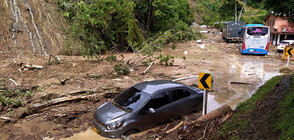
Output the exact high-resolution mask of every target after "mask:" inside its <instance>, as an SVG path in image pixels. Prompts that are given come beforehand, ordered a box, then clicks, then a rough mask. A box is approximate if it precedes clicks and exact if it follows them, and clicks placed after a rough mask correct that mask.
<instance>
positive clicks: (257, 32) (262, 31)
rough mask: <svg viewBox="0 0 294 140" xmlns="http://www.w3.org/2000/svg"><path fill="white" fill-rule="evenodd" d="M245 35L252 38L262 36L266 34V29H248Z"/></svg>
mask: <svg viewBox="0 0 294 140" xmlns="http://www.w3.org/2000/svg"><path fill="white" fill-rule="evenodd" d="M247 34H248V35H253V36H264V35H267V34H268V28H267V27H248V28H247Z"/></svg>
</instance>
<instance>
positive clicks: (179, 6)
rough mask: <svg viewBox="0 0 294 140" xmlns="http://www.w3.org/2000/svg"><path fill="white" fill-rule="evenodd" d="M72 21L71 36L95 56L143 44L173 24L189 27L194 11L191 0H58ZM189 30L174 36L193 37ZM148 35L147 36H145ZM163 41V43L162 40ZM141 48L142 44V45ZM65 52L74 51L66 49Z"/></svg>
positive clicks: (85, 54) (183, 27)
mask: <svg viewBox="0 0 294 140" xmlns="http://www.w3.org/2000/svg"><path fill="white" fill-rule="evenodd" d="M56 2H57V4H58V6H59V8H60V9H61V10H63V16H64V18H66V19H67V21H68V22H69V23H70V24H71V28H70V29H71V35H72V36H71V37H72V38H74V39H68V40H71V41H70V42H69V43H72V44H70V45H69V46H74V45H75V40H80V41H81V42H82V44H83V47H82V50H81V51H79V53H81V54H82V55H84V56H95V57H96V58H98V59H99V58H100V57H99V56H100V54H102V53H104V52H106V50H110V48H112V47H113V46H120V47H121V48H119V50H125V49H128V48H131V49H135V50H138V49H136V48H137V47H138V46H142V43H143V41H144V40H145V39H144V38H145V37H147V38H148V37H150V36H154V35H158V34H162V33H163V32H165V31H167V30H169V29H171V28H174V27H175V26H177V25H179V26H178V27H182V29H180V30H186V29H189V28H188V27H189V25H190V24H191V23H192V21H193V14H192V11H191V8H190V4H189V1H188V0H153V1H143V0H138V1H133V0H91V1H83V0H81V1H76V0H56ZM190 34H191V33H189V32H185V33H184V32H182V31H180V32H178V33H177V34H176V35H175V38H173V39H172V40H190V39H193V37H192V36H191V35H190ZM144 36H145V37H144ZM161 44H164V42H163V43H161ZM139 48H141V47H139ZM64 53H65V54H72V52H71V51H69V50H68V49H65V52H64Z"/></svg>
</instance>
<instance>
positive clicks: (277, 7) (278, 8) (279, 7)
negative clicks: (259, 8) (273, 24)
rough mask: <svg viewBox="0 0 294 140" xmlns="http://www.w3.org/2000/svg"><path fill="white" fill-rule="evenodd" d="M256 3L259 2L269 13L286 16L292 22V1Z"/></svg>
mask: <svg viewBox="0 0 294 140" xmlns="http://www.w3.org/2000/svg"><path fill="white" fill-rule="evenodd" d="M255 1H256V2H261V3H262V5H264V8H265V9H267V10H270V11H274V12H275V13H276V14H279V15H286V16H289V17H291V20H292V21H293V20H294V8H293V2H294V1H293V0H279V1H277V0H255Z"/></svg>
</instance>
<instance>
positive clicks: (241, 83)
mask: <svg viewBox="0 0 294 140" xmlns="http://www.w3.org/2000/svg"><path fill="white" fill-rule="evenodd" d="M230 84H239V85H254V84H252V83H244V82H230Z"/></svg>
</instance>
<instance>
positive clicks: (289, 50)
mask: <svg viewBox="0 0 294 140" xmlns="http://www.w3.org/2000/svg"><path fill="white" fill-rule="evenodd" d="M285 51H286V56H288V60H287V64H286V68H288V66H289V63H290V56H293V48H292V45H289V46H288V47H286V48H285Z"/></svg>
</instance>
